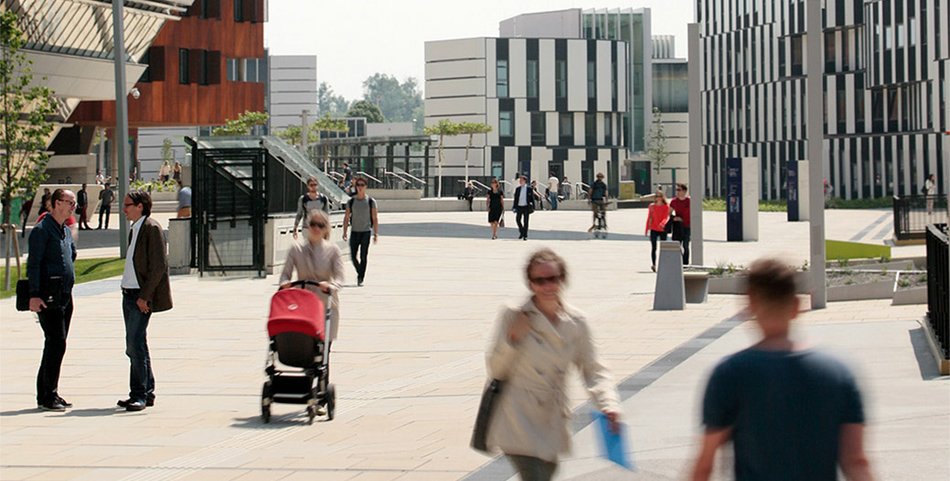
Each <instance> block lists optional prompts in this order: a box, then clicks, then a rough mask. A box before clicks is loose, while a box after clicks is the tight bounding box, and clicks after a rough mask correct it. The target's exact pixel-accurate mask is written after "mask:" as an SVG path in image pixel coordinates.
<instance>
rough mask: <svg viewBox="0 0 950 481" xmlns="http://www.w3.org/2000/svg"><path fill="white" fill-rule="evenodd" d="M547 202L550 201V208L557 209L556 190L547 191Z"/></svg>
mask: <svg viewBox="0 0 950 481" xmlns="http://www.w3.org/2000/svg"><path fill="white" fill-rule="evenodd" d="M548 202H550V203H551V210H557V192H548Z"/></svg>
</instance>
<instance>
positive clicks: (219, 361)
mask: <svg viewBox="0 0 950 481" xmlns="http://www.w3.org/2000/svg"><path fill="white" fill-rule="evenodd" d="M645 215H646V211H645V210H622V211H615V212H610V213H609V215H608V222H609V224H610V227H611V234H610V237H609V238H608V239H606V240H591V239H590V236H589V235H588V234H587V233H586V232H584V231H585V230H586V228H587V227H588V226H589V222H590V216H589V214H588V213H585V212H567V211H558V212H539V213H537V214H536V215H534V216H532V218H531V227H532V232H531V234H530V240H529V241H527V242H523V241H519V240H515V238H516V237H517V232H516V229H515V228H513V227H512V226H513V225H514V218H513V216H512V214H511V213H508V214H507V216H508V219H507V220H508V221H509V227H508V228H506V229H504V230H503V232H502V235H501V237H502V238H501V239H499V240H495V241H491V240H489V235H490V232H489V230H488V228H487V226H486V225H485V213H484V212H474V213H470V212H448V213H438V214H434V213H412V214H409V213H406V214H397V213H385V212H383V213H381V214H380V238H379V243H378V244H376V245H373V246H372V247H371V248H370V257H369V268H368V271H367V277H366V283H365V286H364V287H361V288H358V287H355V273H354V272H353V269H352V266H351V265H350V264H349V263H347V265H346V268H347V276H348V278H347V287H346V288H345V289H344V291H343V292H342V294H341V300H342V309H341V311H342V318H343V321H342V323H341V327H340V338H339V340H338V341H337V342H335V343H334V346H333V347H334V353H333V354H332V356H331V358H332V369H331V377H332V381H333V382H334V383H335V384H336V385H337V392H338V401H337V403H338V411H337V417H336V419H335V420H334V421H330V422H319V421H318V422H315V423H314V424H313V425H310V426H308V425H307V424H306V416H305V415H304V412H303V409H301V408H300V407H298V406H295V405H282V404H278V405H275V406H274V418H273V419H272V421H271V423H270V424H263V423H262V422H261V421H260V416H259V413H260V408H259V405H260V391H261V384H262V382H263V380H264V373H263V367H264V361H265V354H266V352H267V339H266V332H265V322H266V316H267V310H268V303H269V298H270V296H271V294H272V293H273V292H274V290H275V289H276V276H269V277H267V278H266V279H247V278H233V279H232V278H209V277H205V278H198V277H197V276H176V277H173V278H172V294H173V297H174V300H175V308H174V309H173V310H171V311H169V312H164V313H158V314H155V315H154V316H153V317H152V322H151V326H150V329H149V336H150V340H149V345H150V348H151V355H152V360H153V365H154V370H155V375H156V385H157V390H156V394H157V400H156V405H155V407H153V408H148V409H146V410H145V411H142V412H138V413H127V412H125V411H124V410H117V409H116V408H115V402H116V400H118V399H123V398H125V397H126V394H127V390H128V360H127V358H126V357H125V353H124V351H125V343H124V325H123V322H122V315H121V309H120V294H119V288H118V284H119V281H118V279H108V280H103V281H98V282H93V283H89V284H84V285H80V286H77V288H76V294H75V295H76V311H75V314H74V317H73V323H72V327H71V332H70V336H69V346H68V349H67V353H66V358H65V362H64V365H63V374H62V380H61V383H60V392H61V394H62V395H63V396H64V397H65V398H67V399H68V400H69V401H70V402H72V403H74V404H75V407H74V408H73V409H71V410H69V411H67V412H66V413H46V412H41V411H39V410H38V409H37V408H36V403H35V399H34V396H35V375H36V369H37V366H38V364H39V360H40V354H41V349H42V343H43V341H42V339H43V336H42V332H41V330H40V328H39V326H38V325H37V324H36V322H35V318H34V316H33V315H32V314H31V313H19V312H16V311H15V310H14V306H13V299H4V300H2V301H0V313H2V323H0V381H2V382H0V480H3V481H7V480H21V479H43V480H136V481H158V480H207V481H216V480H222V481H223V480H241V481H247V480H281V481H291V480H314V479H320V480H359V481H364V480H396V479H399V480H409V481H412V480H456V479H470V480H504V479H509V478H510V477H511V476H512V474H513V473H512V471H511V469H510V468H509V467H508V465H507V462H506V461H504V460H503V459H500V458H495V459H492V458H488V457H485V456H483V455H480V454H478V453H476V452H474V451H472V450H471V449H470V448H469V447H468V442H469V437H470V434H471V427H472V425H473V422H474V417H475V410H476V408H477V404H478V398H479V395H480V392H481V389H482V386H483V383H484V381H485V367H484V350H485V346H486V340H487V337H488V335H489V333H490V330H491V327H492V325H493V323H494V320H495V316H496V314H497V313H498V310H499V308H500V307H501V306H502V305H503V304H505V303H507V302H517V301H518V300H520V299H521V298H522V297H523V296H525V295H526V293H527V289H526V287H525V284H524V272H523V266H524V262H525V259H526V257H527V255H528V253H529V252H531V251H533V250H534V249H536V248H538V247H540V246H548V247H552V248H553V249H555V250H556V251H557V252H559V253H560V254H562V255H563V256H565V258H566V259H567V261H568V267H569V276H570V285H569V287H568V290H567V296H566V297H567V298H568V300H569V302H571V303H573V304H574V305H576V306H577V307H579V308H581V309H582V310H584V311H586V312H587V313H588V315H589V318H590V322H591V325H592V327H593V330H594V335H595V338H596V340H597V343H598V346H599V352H600V354H601V356H602V357H603V358H604V360H605V361H606V363H607V364H608V365H609V366H610V367H611V369H612V370H613V373H614V376H615V378H616V381H617V382H618V383H620V394H621V398H622V399H623V407H624V410H625V421H626V422H627V423H628V425H629V430H630V441H631V445H632V448H633V457H634V459H635V461H636V462H637V463H638V465H639V467H640V472H639V473H635V474H634V473H629V472H626V471H623V470H620V469H619V468H616V467H614V466H612V465H610V464H608V463H607V462H605V461H603V460H602V459H600V458H599V457H598V456H597V447H596V444H595V443H594V441H593V433H592V430H591V427H590V426H589V425H588V424H589V418H590V415H589V408H587V407H585V403H586V394H585V392H584V390H583V389H582V388H581V386H580V384H579V382H578V380H577V379H576V376H573V377H572V382H571V399H572V403H573V404H574V406H576V407H577V410H576V415H575V417H576V420H575V421H576V422H575V423H574V429H575V432H576V434H575V443H574V448H575V449H574V452H573V454H572V455H571V456H570V457H568V458H566V459H564V462H563V463H562V465H561V469H560V471H559V474H558V479H562V480H567V479H584V480H598V479H603V480H615V479H644V480H667V479H685V476H686V472H687V469H688V466H687V465H688V460H690V459H691V457H692V455H693V453H694V451H695V449H696V447H697V446H696V441H697V439H698V434H699V432H700V427H699V414H698V403H699V397H700V396H701V392H702V388H703V385H704V382H705V378H706V376H707V375H708V372H709V370H710V369H711V367H712V366H713V364H714V363H715V362H716V361H717V360H718V359H719V358H720V357H722V356H723V355H726V354H728V353H730V352H733V351H735V350H738V349H741V348H742V347H744V346H746V345H747V344H748V343H749V342H750V341H751V340H752V339H754V332H752V331H751V328H752V326H751V325H750V324H748V323H743V322H742V320H741V315H739V314H740V311H741V310H742V308H743V305H742V299H741V298H740V297H737V296H710V298H709V301H708V302H707V303H705V304H701V305H695V304H690V305H688V307H687V309H686V310H685V311H680V312H656V311H653V310H652V301H653V287H654V285H653V284H654V281H655V275H654V274H653V273H651V272H650V260H649V254H650V252H649V250H650V246H649V241H648V239H647V238H645V237H644V236H643V225H644V221H645ZM890 215H891V214H890V212H889V211H886V210H868V211H828V213H827V217H826V219H827V222H826V225H827V237H828V238H829V239H838V240H852V239H853V240H861V241H864V242H874V243H880V242H881V239H883V238H885V237H890V235H883V236H880V237H878V236H879V234H880V233H881V232H883V231H885V230H886V228H887V227H888V222H889V221H890V217H887V216H890ZM157 217H158V216H157ZM759 224H760V241H758V242H748V243H726V242H725V214H724V213H707V214H706V215H705V222H704V226H705V229H706V235H707V238H708V242H707V244H706V254H705V257H706V264H708V265H715V264H716V263H720V262H721V263H728V262H731V263H734V264H748V263H749V262H751V261H752V260H753V259H755V258H758V257H760V256H763V255H780V256H783V257H784V258H786V259H788V260H789V262H790V263H795V264H798V265H801V264H802V263H803V262H804V261H805V260H806V259H807V258H808V238H807V236H808V224H807V223H794V224H790V223H787V222H785V214H784V213H762V214H761V216H760V222H759ZM112 225H113V226H115V225H117V224H114V223H113V224H112ZM83 234H87V233H86V232H83ZM90 234H91V235H89V236H87V237H85V238H83V237H81V238H80V247H81V250H80V256H82V257H101V256H106V255H115V254H116V252H117V248H115V247H114V246H111V245H110V244H109V242H108V239H107V238H106V236H107V235H108V234H105V233H101V232H92V233H90ZM111 234H114V235H115V236H116V237H117V234H116V231H111ZM922 255H924V249H923V247H922V246H906V247H895V248H894V256H896V257H911V256H922ZM925 310H926V308H925V306H922V305H915V306H891V305H890V302H889V301H864V302H843V303H831V304H829V306H828V308H827V309H824V310H820V311H812V312H807V313H805V314H804V315H803V317H802V319H801V329H800V334H801V335H802V336H804V337H807V338H808V339H809V340H811V341H814V342H815V343H816V344H818V345H821V346H826V347H828V348H830V349H833V350H834V351H835V352H839V353H841V354H842V355H843V356H845V357H846V359H848V361H849V362H850V363H851V364H852V365H853V366H854V367H855V369H856V370H857V372H858V373H859V380H860V382H861V385H862V387H863V389H864V392H865V399H866V404H867V412H868V426H869V428H868V429H869V439H868V450H869V453H870V455H871V459H872V462H873V463H874V469H875V471H876V472H877V473H878V474H879V475H880V479H886V480H936V479H945V476H946V473H947V472H950V455H948V453H950V436H948V434H950V402H948V401H950V382H948V381H950V377H940V376H938V375H937V374H936V372H935V370H934V368H933V361H932V359H931V358H930V357H928V356H929V355H930V354H929V352H928V351H927V350H926V349H927V347H926V342H925V338H924V337H923V333H922V330H921V328H920V325H919V323H918V320H919V319H921V318H922V316H923V314H924V311H925ZM727 458H728V456H724V457H723V459H722V460H721V468H722V469H720V471H721V473H728V472H729V466H728V465H729V460H728V459H727ZM720 477H721V479H727V477H726V476H725V475H724V474H720Z"/></svg>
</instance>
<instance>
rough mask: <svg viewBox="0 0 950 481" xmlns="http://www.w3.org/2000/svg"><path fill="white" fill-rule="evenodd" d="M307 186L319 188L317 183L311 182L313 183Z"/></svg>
mask: <svg viewBox="0 0 950 481" xmlns="http://www.w3.org/2000/svg"><path fill="white" fill-rule="evenodd" d="M307 185H309V186H310V187H316V186H317V183H316V182H311V183H309V184H307Z"/></svg>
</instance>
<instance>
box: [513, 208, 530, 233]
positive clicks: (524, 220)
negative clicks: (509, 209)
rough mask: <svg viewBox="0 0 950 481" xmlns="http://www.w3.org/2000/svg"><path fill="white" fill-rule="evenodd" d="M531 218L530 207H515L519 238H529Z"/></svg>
mask: <svg viewBox="0 0 950 481" xmlns="http://www.w3.org/2000/svg"><path fill="white" fill-rule="evenodd" d="M530 216H531V208H530V207H515V222H517V223H518V238H519V239H527V238H528V218H529V217H530Z"/></svg>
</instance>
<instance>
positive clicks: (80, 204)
mask: <svg viewBox="0 0 950 481" xmlns="http://www.w3.org/2000/svg"><path fill="white" fill-rule="evenodd" d="M88 209H89V193H88V192H86V184H83V185H82V189H79V192H77V193H76V210H77V211H79V230H92V227H89V215H88Z"/></svg>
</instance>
